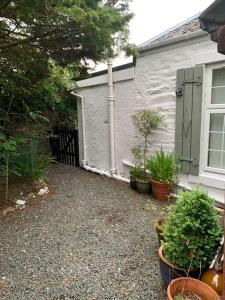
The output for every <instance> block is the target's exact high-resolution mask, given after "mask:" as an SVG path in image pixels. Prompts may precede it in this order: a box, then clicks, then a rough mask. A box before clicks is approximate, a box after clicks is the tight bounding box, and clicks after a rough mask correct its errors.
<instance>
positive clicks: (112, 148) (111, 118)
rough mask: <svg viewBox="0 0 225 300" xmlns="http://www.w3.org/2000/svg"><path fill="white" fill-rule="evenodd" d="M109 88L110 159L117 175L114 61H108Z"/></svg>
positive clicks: (113, 172) (112, 172) (111, 170)
mask: <svg viewBox="0 0 225 300" xmlns="http://www.w3.org/2000/svg"><path fill="white" fill-rule="evenodd" d="M108 86H109V96H108V101H109V124H110V159H111V169H110V173H111V174H112V175H113V174H116V160H115V125H114V101H115V95H114V91H113V70H112V61H111V60H109V61H108Z"/></svg>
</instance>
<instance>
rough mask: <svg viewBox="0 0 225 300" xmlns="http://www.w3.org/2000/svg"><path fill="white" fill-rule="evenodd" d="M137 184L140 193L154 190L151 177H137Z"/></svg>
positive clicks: (148, 192)
mask: <svg viewBox="0 0 225 300" xmlns="http://www.w3.org/2000/svg"><path fill="white" fill-rule="evenodd" d="M136 186H137V190H138V192H139V193H140V194H150V193H151V192H152V185H151V182H150V179H146V180H145V179H143V180H139V179H136Z"/></svg>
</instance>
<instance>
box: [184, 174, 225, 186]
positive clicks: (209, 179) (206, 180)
mask: <svg viewBox="0 0 225 300" xmlns="http://www.w3.org/2000/svg"><path fill="white" fill-rule="evenodd" d="M189 181H190V182H192V183H196V184H202V185H205V186H208V187H212V188H217V189H221V190H225V176H224V178H221V175H220V177H217V176H216V175H214V176H212V175H210V174H199V176H193V175H189Z"/></svg>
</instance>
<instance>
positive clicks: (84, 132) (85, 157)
mask: <svg viewBox="0 0 225 300" xmlns="http://www.w3.org/2000/svg"><path fill="white" fill-rule="evenodd" d="M71 94H72V95H74V96H75V97H77V98H80V100H81V113H82V137H83V149H84V159H83V160H82V164H83V166H86V165H87V163H88V162H87V144H86V126H85V103H84V97H83V96H82V95H79V94H76V93H75V92H71Z"/></svg>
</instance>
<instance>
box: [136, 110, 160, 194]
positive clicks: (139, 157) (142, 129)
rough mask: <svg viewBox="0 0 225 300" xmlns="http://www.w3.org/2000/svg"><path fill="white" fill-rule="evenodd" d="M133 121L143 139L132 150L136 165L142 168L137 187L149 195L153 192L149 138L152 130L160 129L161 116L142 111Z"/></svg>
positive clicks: (150, 111)
mask: <svg viewBox="0 0 225 300" xmlns="http://www.w3.org/2000/svg"><path fill="white" fill-rule="evenodd" d="M131 119H132V122H133V125H134V127H135V128H136V130H137V132H138V134H139V135H140V136H141V137H142V138H143V143H142V144H140V145H138V146H135V147H133V148H132V153H133V155H134V158H135V161H136V164H138V165H139V166H140V167H141V168H142V174H141V173H140V174H139V178H136V185H137V189H138V191H139V192H141V193H149V192H150V190H151V187H150V175H149V173H148V172H147V161H148V146H149V136H150V134H151V133H152V130H155V129H157V128H158V127H159V125H160V123H161V116H160V115H159V114H158V113H157V112H155V111H152V110H147V109H141V110H138V111H136V113H135V114H134V115H132V117H131Z"/></svg>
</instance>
